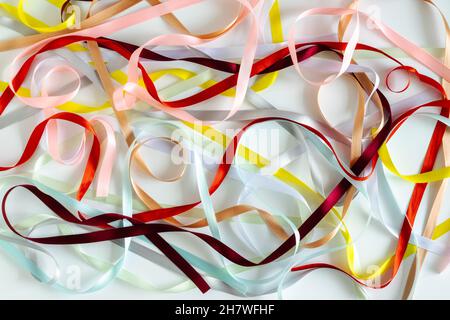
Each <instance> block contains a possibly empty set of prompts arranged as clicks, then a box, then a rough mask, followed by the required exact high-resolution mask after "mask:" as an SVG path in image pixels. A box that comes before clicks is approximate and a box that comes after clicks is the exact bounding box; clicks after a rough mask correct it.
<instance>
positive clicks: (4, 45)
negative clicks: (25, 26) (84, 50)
mask: <svg viewBox="0 0 450 320" xmlns="http://www.w3.org/2000/svg"><path fill="white" fill-rule="evenodd" d="M139 2H141V0H121V1H118V2H116V3H114V4H112V5H111V6H109V7H108V8H106V9H105V10H102V11H99V12H98V13H96V14H94V15H92V16H89V17H88V18H87V19H84V20H83V21H81V22H80V28H79V29H76V30H71V29H66V30H61V31H58V32H48V33H40V34H34V35H31V36H25V37H20V38H15V39H8V40H3V41H0V52H1V51H7V50H13V49H18V48H23V47H27V46H31V45H33V44H35V43H37V42H39V41H42V40H45V39H48V38H51V37H54V36H58V35H63V34H70V33H72V32H76V31H80V30H83V29H87V28H91V27H94V26H97V25H99V24H101V23H103V22H104V21H105V20H107V19H109V18H111V17H113V16H115V15H117V14H119V13H121V12H122V11H125V10H127V9H129V8H131V7H132V6H134V5H136V4H137V3H139Z"/></svg>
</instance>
